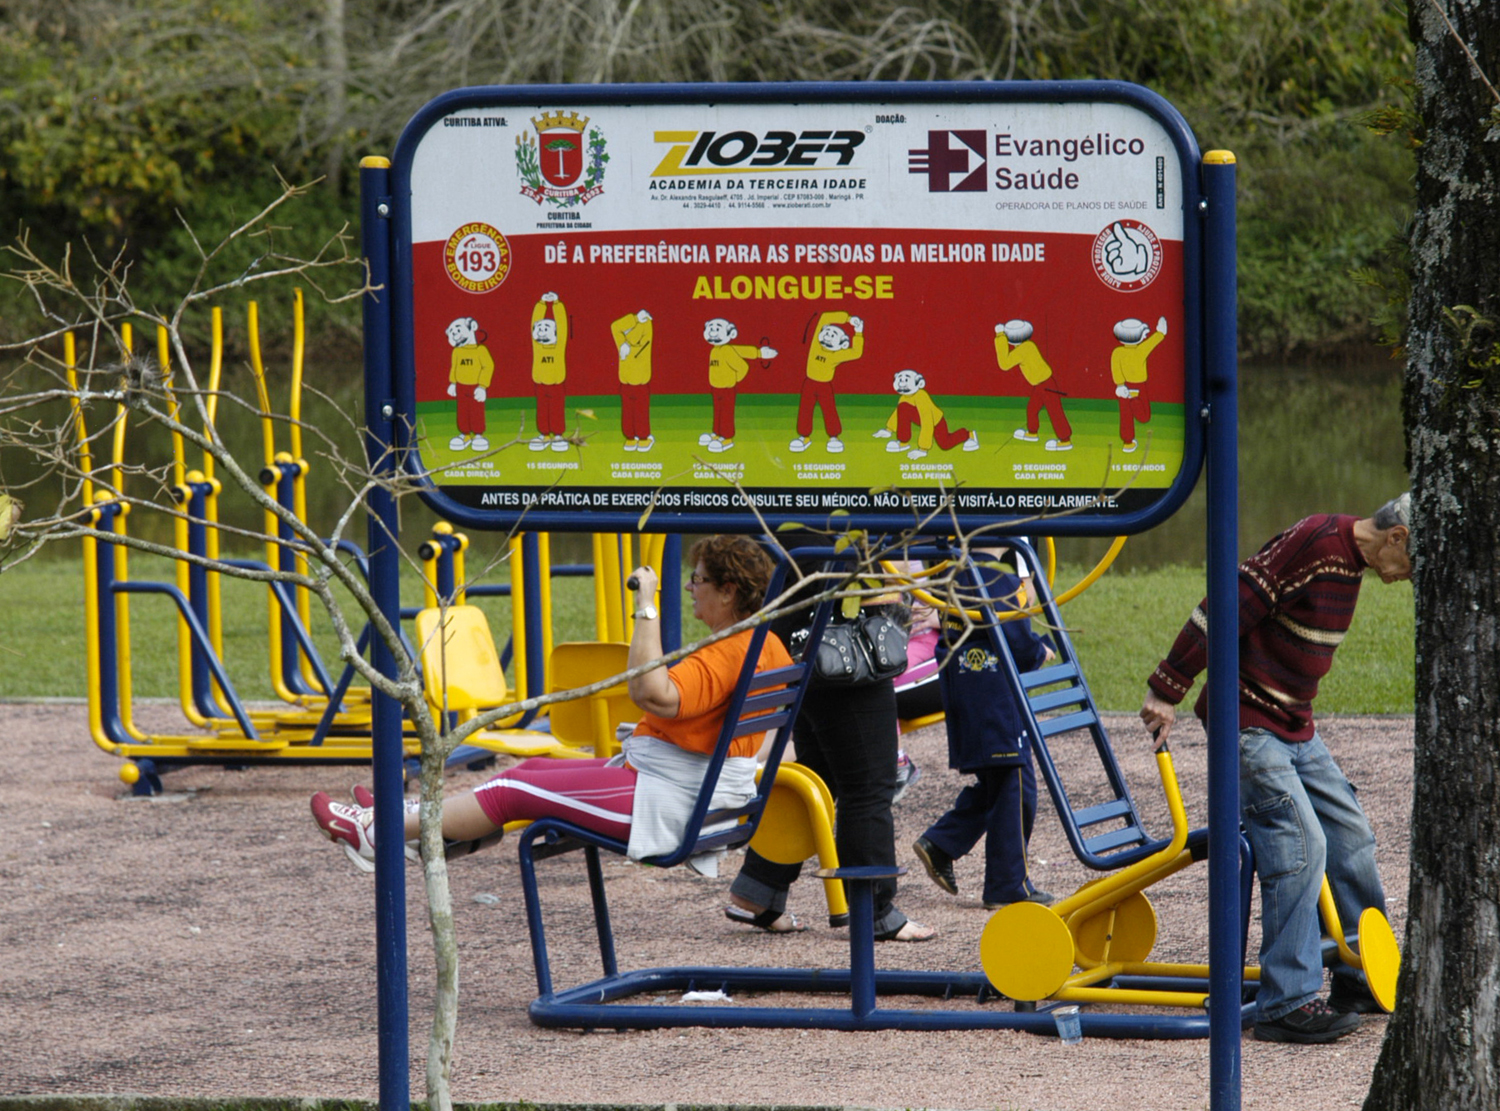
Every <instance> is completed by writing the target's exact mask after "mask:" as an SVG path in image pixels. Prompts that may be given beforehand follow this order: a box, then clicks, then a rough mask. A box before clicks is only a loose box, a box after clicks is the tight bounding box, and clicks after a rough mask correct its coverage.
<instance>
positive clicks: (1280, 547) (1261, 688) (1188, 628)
mask: <svg viewBox="0 0 1500 1111" xmlns="http://www.w3.org/2000/svg"><path fill="white" fill-rule="evenodd" d="M1357 520H1358V518H1356V517H1348V516H1334V515H1331V514H1325V515H1322V516H1317V517H1308V518H1306V519H1305V520H1302V521H1298V522H1297V523H1296V524H1295V525H1293V526H1292V527H1291V528H1289V529H1287V530H1286V531H1285V532H1283V533H1281V534H1280V535H1278V536H1275V537H1272V539H1271V540H1270V542H1269V543H1267V544H1266V546H1265V547H1264V548H1262V549H1261V550H1260V551H1258V552H1257V553H1255V555H1253V556H1251V557H1250V558H1249V559H1247V560H1246V561H1245V562H1244V563H1242V564H1240V571H1239V594H1240V728H1241V729H1250V728H1256V727H1259V728H1261V729H1269V730H1270V731H1271V732H1272V733H1275V734H1276V735H1277V736H1278V737H1282V738H1285V739H1286V740H1288V741H1306V740H1310V739H1311V738H1312V735H1313V732H1314V726H1313V717H1312V702H1313V699H1314V698H1316V697H1317V694H1318V682H1319V680H1321V679H1322V678H1323V676H1325V675H1327V674H1328V669H1329V668H1330V667H1331V666H1332V665H1333V652H1334V649H1336V648H1337V647H1338V646H1339V644H1340V643H1341V642H1342V641H1343V639H1344V634H1345V633H1347V632H1348V631H1349V623H1350V622H1351V621H1352V620H1353V619H1354V605H1355V603H1356V602H1358V601H1359V586H1360V583H1361V581H1362V580H1363V579H1364V570H1365V568H1366V566H1368V564H1367V563H1366V561H1365V558H1364V555H1363V554H1362V553H1361V552H1360V550H1359V546H1358V545H1357V544H1356V543H1355V542H1354V523H1355V521H1357ZM1207 629H1208V612H1207V601H1206V600H1205V601H1204V602H1200V603H1199V605H1198V608H1197V609H1195V610H1194V611H1193V616H1192V617H1191V618H1190V619H1189V620H1188V623H1187V624H1186V625H1184V626H1183V627H1182V632H1181V633H1179V634H1178V635H1177V640H1176V642H1175V643H1173V645H1172V650H1171V652H1169V653H1168V654H1167V658H1166V659H1165V660H1163V661H1162V662H1161V664H1160V665H1159V666H1158V667H1157V669H1156V671H1155V672H1154V673H1153V674H1152V676H1151V678H1150V679H1149V680H1147V682H1148V683H1150V685H1151V689H1152V690H1153V691H1155V692H1156V693H1157V694H1158V695H1160V696H1161V697H1162V698H1164V699H1165V700H1166V701H1168V702H1170V703H1172V704H1173V705H1176V704H1177V703H1179V702H1181V701H1182V700H1183V699H1184V698H1185V697H1187V693H1188V691H1189V690H1190V689H1191V688H1192V686H1193V680H1194V679H1195V678H1197V676H1198V673H1199V672H1201V671H1202V670H1203V669H1204V668H1205V667H1206V666H1207V665H1208V640H1207V637H1206V632H1207ZM1193 710H1194V712H1195V713H1196V714H1197V715H1198V716H1199V717H1200V718H1205V720H1206V715H1207V712H1208V689H1207V687H1205V688H1204V690H1203V692H1202V694H1200V695H1199V696H1198V702H1197V705H1196V706H1194V707H1193Z"/></svg>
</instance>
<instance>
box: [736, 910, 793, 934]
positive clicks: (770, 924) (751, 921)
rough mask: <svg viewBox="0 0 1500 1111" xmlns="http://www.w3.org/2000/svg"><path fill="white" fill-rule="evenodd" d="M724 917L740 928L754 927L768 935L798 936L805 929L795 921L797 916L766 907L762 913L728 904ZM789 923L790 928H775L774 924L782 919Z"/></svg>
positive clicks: (786, 911)
mask: <svg viewBox="0 0 1500 1111" xmlns="http://www.w3.org/2000/svg"><path fill="white" fill-rule="evenodd" d="M724 917H725V918H727V919H729V920H730V921H731V922H738V923H739V924H740V925H742V926H754V927H755V928H756V929H758V930H764V931H765V932H766V933H768V934H800V933H801V932H802V931H803V930H805V929H807V927H806V926H805V925H803V924H802V923H801V922H799V921H797V916H796V915H795V914H793V913H792V912H791V911H789V910H772V909H771V908H770V907H767V908H766V909H765V910H763V911H759V912H756V911H753V910H746V909H745V908H744V907H742V906H736V905H735V904H734V903H730V904H729V905H728V906H727V907H725V908H724ZM783 918H784V919H786V920H787V921H788V922H790V923H791V925H790V926H782V927H781V928H780V929H778V928H777V926H776V923H777V922H780V921H781V920H782V919H783Z"/></svg>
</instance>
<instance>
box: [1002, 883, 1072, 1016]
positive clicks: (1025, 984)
mask: <svg viewBox="0 0 1500 1111" xmlns="http://www.w3.org/2000/svg"><path fill="white" fill-rule="evenodd" d="M979 963H980V965H981V967H983V968H984V974H985V976H987V977H988V978H989V981H990V983H991V984H992V985H994V987H995V990H996V991H998V992H1000V993H1001V994H1003V995H1006V996H1009V997H1010V998H1011V999H1017V1000H1022V1001H1025V1002H1034V1001H1036V1000H1038V999H1046V998H1047V997H1048V996H1050V995H1052V994H1053V993H1055V992H1056V991H1058V989H1060V988H1061V987H1062V986H1063V984H1064V983H1066V982H1067V979H1068V977H1069V976H1071V975H1072V974H1073V935H1072V934H1070V933H1069V932H1068V926H1067V923H1066V922H1064V921H1063V920H1062V919H1061V918H1059V917H1058V916H1057V915H1056V914H1054V913H1053V912H1052V910H1051V909H1050V908H1048V907H1044V906H1042V905H1041V904H1039V903H1011V904H1010V905H1009V906H1004V907H1001V908H1000V909H999V910H997V911H996V912H995V913H994V914H993V915H991V916H990V920H989V922H988V924H987V925H986V926H985V927H984V933H982V934H981V935H980V936H979Z"/></svg>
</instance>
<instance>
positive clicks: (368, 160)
mask: <svg viewBox="0 0 1500 1111" xmlns="http://www.w3.org/2000/svg"><path fill="white" fill-rule="evenodd" d="M359 168H360V169H361V170H389V169H390V168H391V160H390V159H389V158H385V157H382V156H381V155H378V154H367V155H365V156H364V157H363V158H361V159H360V160H359Z"/></svg>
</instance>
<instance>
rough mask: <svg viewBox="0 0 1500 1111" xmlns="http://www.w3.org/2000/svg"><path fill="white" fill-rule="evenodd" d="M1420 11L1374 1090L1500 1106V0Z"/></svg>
mask: <svg viewBox="0 0 1500 1111" xmlns="http://www.w3.org/2000/svg"><path fill="white" fill-rule="evenodd" d="M1409 11H1410V24H1411V33H1412V38H1413V40H1414V41H1415V43H1416V75H1417V104H1416V107H1417V113H1418V117H1419V127H1420V132H1419V134H1420V138H1421V139H1422V142H1421V145H1420V148H1419V150H1418V153H1417V212H1416V216H1415V219H1414V221H1413V224H1412V230H1411V260H1412V295H1411V321H1410V327H1409V331H1408V337H1407V351H1408V356H1407V360H1408V361H1407V372H1406V409H1407V411H1406V428H1407V442H1408V447H1409V451H1410V459H1411V470H1412V487H1413V491H1414V499H1415V505H1414V516H1413V537H1412V538H1413V545H1414V550H1415V571H1416V574H1415V586H1416V607H1417V652H1416V658H1417V676H1416V680H1417V682H1416V689H1417V693H1416V737H1417V744H1416V768H1415V795H1414V802H1413V808H1412V843H1411V854H1412V859H1411V891H1410V905H1409V918H1408V922H1407V933H1406V941H1405V945H1404V946H1403V950H1404V952H1403V964H1402V969H1401V980H1400V985H1399V997H1398V1001H1397V1004H1396V1013H1395V1015H1394V1016H1393V1017H1392V1018H1391V1021H1390V1026H1389V1029H1388V1030H1387V1032H1386V1038H1385V1044H1384V1046H1383V1047H1382V1050H1381V1055H1380V1060H1379V1061H1378V1062H1377V1064H1376V1067H1375V1076H1374V1078H1373V1082H1372V1084H1371V1088H1370V1095H1369V1098H1368V1099H1367V1100H1366V1102H1365V1107H1366V1109H1367V1111H1384V1109H1390V1111H1398V1109H1399V1111H1411V1109H1413V1108H1442V1109H1444V1111H1451V1109H1455V1108H1463V1109H1464V1111H1478V1109H1483V1108H1500V628H1497V621H1500V570H1497V567H1500V325H1497V324H1496V323H1494V322H1496V321H1500V97H1497V94H1496V91H1495V83H1496V82H1497V81H1500V4H1497V3H1495V2H1494V0H1409ZM1387 848H1388V851H1389V849H1392V848H1395V846H1388V847H1387Z"/></svg>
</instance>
